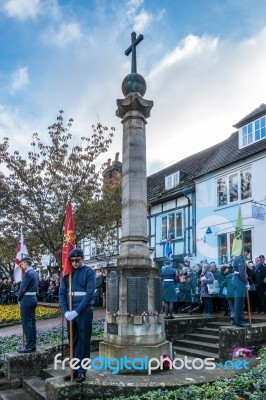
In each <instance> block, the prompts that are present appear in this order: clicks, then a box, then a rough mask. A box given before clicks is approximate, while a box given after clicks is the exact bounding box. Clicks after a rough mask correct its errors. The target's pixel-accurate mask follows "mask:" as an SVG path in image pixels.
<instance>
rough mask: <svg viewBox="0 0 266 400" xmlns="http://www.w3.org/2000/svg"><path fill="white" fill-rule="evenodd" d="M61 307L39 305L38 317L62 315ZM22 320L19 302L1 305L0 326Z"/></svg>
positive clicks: (37, 309)
mask: <svg viewBox="0 0 266 400" xmlns="http://www.w3.org/2000/svg"><path fill="white" fill-rule="evenodd" d="M60 315H61V313H60V310H59V307H43V306H39V305H38V306H37V308H36V319H46V318H53V317H58V316H60ZM18 322H20V310H19V306H18V305H17V304H10V305H9V304H7V305H0V327H1V326H7V325H14V324H17V323H18Z"/></svg>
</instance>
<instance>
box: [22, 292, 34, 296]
mask: <svg viewBox="0 0 266 400" xmlns="http://www.w3.org/2000/svg"><path fill="white" fill-rule="evenodd" d="M24 294H25V295H26V296H36V292H25V293H24Z"/></svg>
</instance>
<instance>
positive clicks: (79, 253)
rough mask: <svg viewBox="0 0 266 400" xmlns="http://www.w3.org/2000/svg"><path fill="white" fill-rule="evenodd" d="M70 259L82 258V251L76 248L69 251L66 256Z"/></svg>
mask: <svg viewBox="0 0 266 400" xmlns="http://www.w3.org/2000/svg"><path fill="white" fill-rule="evenodd" d="M71 257H84V253H83V250H82V249H80V248H79V247H76V248H75V249H73V250H71V252H70V253H69V254H68V258H71Z"/></svg>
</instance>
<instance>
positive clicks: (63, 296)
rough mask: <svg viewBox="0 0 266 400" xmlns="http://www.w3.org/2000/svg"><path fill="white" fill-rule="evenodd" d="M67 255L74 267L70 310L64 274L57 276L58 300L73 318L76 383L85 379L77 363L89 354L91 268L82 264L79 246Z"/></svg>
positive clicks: (68, 316)
mask: <svg viewBox="0 0 266 400" xmlns="http://www.w3.org/2000/svg"><path fill="white" fill-rule="evenodd" d="M68 257H69V258H70V261H71V263H72V264H73V267H74V271H73V274H72V275H73V276H72V301H73V307H72V309H73V310H72V311H69V297H70V293H69V278H68V275H67V276H64V277H62V278H61V282H60V289H59V304H60V307H61V309H62V311H63V313H64V315H65V317H66V319H67V321H73V350H74V358H78V359H79V365H78V367H79V368H78V369H75V371H74V377H75V378H76V381H77V382H78V383H82V382H84V381H85V379H86V369H84V368H83V367H82V365H81V363H82V360H83V359H85V358H90V340H91V333H92V318H93V311H92V306H93V296H94V292H95V272H94V270H93V269H92V268H90V267H89V266H87V265H85V264H84V254H83V250H82V249H80V248H75V249H73V250H72V251H71V252H70V253H69V255H68ZM68 329H69V323H68ZM70 379H71V377H70V375H66V376H65V377H64V380H65V381H69V380H70Z"/></svg>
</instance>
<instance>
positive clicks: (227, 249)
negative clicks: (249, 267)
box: [218, 230, 252, 265]
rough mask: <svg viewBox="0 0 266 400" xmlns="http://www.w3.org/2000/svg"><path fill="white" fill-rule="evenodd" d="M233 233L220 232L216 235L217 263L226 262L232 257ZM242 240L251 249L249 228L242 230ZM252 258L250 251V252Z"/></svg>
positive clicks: (222, 263)
mask: <svg viewBox="0 0 266 400" xmlns="http://www.w3.org/2000/svg"><path fill="white" fill-rule="evenodd" d="M233 240H234V233H222V234H220V235H218V264H219V265H224V264H227V263H228V262H229V261H230V260H231V258H232V246H233ZM243 242H244V245H247V246H249V247H250V249H252V237H251V230H246V231H243ZM250 257H251V259H252V253H251V254H250Z"/></svg>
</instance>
